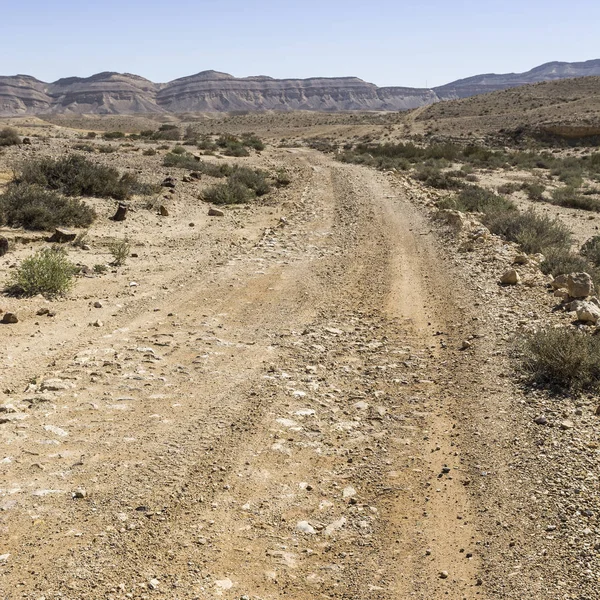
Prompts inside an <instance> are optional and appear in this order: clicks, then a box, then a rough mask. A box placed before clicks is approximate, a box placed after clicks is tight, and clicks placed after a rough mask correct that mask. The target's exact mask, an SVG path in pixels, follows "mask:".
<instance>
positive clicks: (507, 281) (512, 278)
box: [500, 269, 521, 285]
mask: <svg viewBox="0 0 600 600" xmlns="http://www.w3.org/2000/svg"><path fill="white" fill-rule="evenodd" d="M520 281H521V277H520V275H519V273H517V271H516V270H515V269H509V270H508V271H506V273H504V274H503V275H502V277H500V283H502V284H503V285H517V283H519V282H520Z"/></svg>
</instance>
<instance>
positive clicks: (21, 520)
mask: <svg viewBox="0 0 600 600" xmlns="http://www.w3.org/2000/svg"><path fill="white" fill-rule="evenodd" d="M102 160H105V161H121V162H120V164H122V165H129V166H130V167H131V168H134V166H135V160H137V159H136V158H135V157H134V156H133V155H132V157H131V158H128V157H127V156H126V157H123V156H120V157H118V156H114V155H108V156H106V157H102ZM128 160H131V161H132V162H131V163H128V162H127V161H128ZM159 164H160V161H159V157H157V158H156V166H155V168H154V170H153V173H154V175H155V176H156V177H162V176H163V175H164V174H165V173H164V171H163V170H162V168H161V167H159V166H158V165H159ZM256 164H260V165H261V166H265V167H270V168H275V167H279V166H284V167H285V168H287V169H288V170H289V171H290V172H292V173H293V174H294V177H293V179H294V182H293V184H292V185H291V186H290V187H289V188H286V189H284V190H279V191H278V192H277V193H276V194H275V196H274V197H273V198H272V200H271V201H270V203H269V204H268V205H265V206H254V207H252V208H250V209H244V208H242V209H234V210H228V211H227V212H226V216H225V217H224V218H221V219H219V218H209V217H207V216H206V206H205V205H204V204H202V203H201V202H199V201H197V200H196V199H195V197H196V195H197V193H198V190H197V189H196V188H194V187H188V188H186V187H184V186H183V184H181V185H180V184H178V187H177V190H176V194H174V195H173V197H172V199H171V200H170V204H169V210H170V215H169V217H163V218H161V217H159V216H157V215H155V214H154V213H153V212H152V211H149V210H146V209H144V208H143V207H142V206H137V207H136V208H137V210H136V212H134V213H132V215H131V218H130V219H129V220H128V221H126V222H125V223H123V224H115V223H112V222H109V221H108V220H107V218H106V217H107V216H109V215H110V214H111V211H112V209H113V207H112V204H110V203H104V204H103V203H100V202H98V203H97V205H96V207H97V208H98V210H99V211H100V214H101V217H100V219H99V222H98V224H97V225H94V227H93V228H92V230H91V233H90V245H91V250H90V251H87V252H85V251H81V250H77V251H73V253H74V254H73V256H74V258H76V259H77V260H79V261H80V262H82V263H83V262H85V264H88V265H91V264H92V263H95V262H97V261H101V260H104V261H106V260H107V257H106V256H107V253H106V241H107V240H108V239H110V238H114V237H117V238H118V237H121V236H123V235H125V234H127V235H128V237H129V238H130V239H131V240H132V243H133V244H134V247H133V250H134V252H135V253H136V254H137V257H135V258H131V259H130V261H129V262H128V264H127V266H126V267H124V268H121V269H116V270H115V271H114V272H111V273H109V274H107V275H104V276H102V277H95V278H82V279H80V280H79V281H78V283H77V286H76V288H75V290H74V291H73V293H71V294H70V295H69V297H68V298H66V299H64V300H60V301H56V302H53V303H50V304H48V303H47V302H46V301H44V300H43V299H41V298H34V299H30V300H16V299H8V298H3V299H2V303H3V308H5V309H8V310H14V311H16V312H17V313H18V314H19V317H20V322H19V323H17V324H15V325H10V326H2V329H1V330H0V360H1V361H2V365H3V369H2V371H1V372H0V389H1V390H2V391H3V397H2V403H3V405H4V406H5V407H6V408H5V412H3V413H0V423H2V424H1V425H0V443H1V445H2V446H1V448H2V452H1V453H0V531H1V532H2V537H1V538H0V555H2V556H0V590H1V592H2V595H1V597H2V598H3V599H7V600H9V599H10V600H13V599H17V598H28V599H37V600H40V599H41V598H45V599H47V600H48V599H50V598H62V599H65V600H66V599H68V600H80V599H84V598H85V599H96V598H113V599H117V598H118V599H121V598H165V599H181V600H184V599H185V600H187V599H193V598H201V599H205V598H206V599H209V598H215V597H222V598H226V599H231V600H234V599H239V598H246V597H247V598H252V599H262V600H267V599H268V600H271V599H272V600H275V599H280V598H293V599H294V600H303V599H306V600H308V599H311V600H312V599H314V598H339V599H342V598H343V599H359V598H360V599H366V598H369V599H374V600H376V599H377V600H379V599H381V600H388V599H389V600H391V599H394V600H395V599H399V598H417V599H422V600H426V599H427V600H428V599H432V598H436V599H437V598H456V599H463V598H469V599H470V598H488V597H489V598H523V597H525V595H530V597H535V598H567V597H573V598H574V597H575V596H566V595H564V594H565V590H564V586H562V585H558V583H557V581H553V579H552V573H548V571H544V560H545V559H544V555H542V554H539V553H538V550H539V548H538V546H539V544H540V539H539V537H540V532H539V531H538V529H539V524H538V523H536V522H533V521H531V520H528V519H527V518H526V516H525V514H524V513H523V512H522V510H523V509H522V508H519V507H522V506H523V504H524V503H526V502H527V500H526V499H527V498H528V494H530V492H531V489H532V487H535V485H536V482H534V481H532V480H530V479H529V477H531V475H532V470H531V469H530V470H529V471H526V472H525V475H524V476H521V475H519V476H517V475H516V473H518V470H517V466H515V465H516V464H517V463H518V460H517V459H516V458H515V444H516V442H515V441H514V440H515V439H517V440H519V439H524V438H525V437H526V436H527V427H529V423H530V421H531V415H530V414H529V413H528V412H527V410H526V409H523V408H522V407H521V404H522V398H521V396H520V395H519V392H518V390H517V388H516V387H515V386H513V385H512V384H510V383H508V381H507V379H506V370H507V362H506V361H507V359H506V352H505V348H506V346H505V342H506V341H507V340H508V336H507V335H506V334H507V330H508V329H510V328H512V326H513V325H514V326H516V321H517V320H518V319H520V318H521V316H522V310H527V308H523V307H526V306H528V304H527V303H531V302H532V297H533V296H535V299H536V301H538V302H542V301H543V295H544V292H543V291H542V289H541V288H540V287H538V288H534V287H532V288H531V290H530V291H529V292H521V291H519V292H517V291H515V290H500V291H498V290H497V289H496V288H497V286H496V284H495V281H496V279H497V276H498V274H499V273H500V272H501V270H502V269H503V268H504V267H505V265H506V264H509V263H510V260H511V253H510V252H512V250H510V252H509V251H508V250H507V249H506V248H504V249H503V248H502V247H500V250H497V249H493V250H490V253H491V254H490V255H489V256H487V255H486V256H485V257H483V258H481V257H478V259H480V264H483V267H481V268H480V269H479V270H474V269H473V263H472V260H473V256H474V255H465V254H463V255H458V254H457V253H456V245H455V243H454V242H453V241H451V240H450V238H448V237H444V234H443V233H440V230H439V226H438V225H436V224H434V223H433V222H432V221H431V220H430V219H429V217H428V208H427V197H426V194H421V193H420V192H418V190H417V191H415V189H416V188H415V186H414V185H413V184H410V183H409V182H408V180H402V179H399V178H398V177H396V176H394V175H392V174H382V173H378V172H376V171H373V170H369V169H367V168H362V167H358V166H354V165H344V164H340V163H337V162H335V161H334V160H332V159H331V158H329V157H326V156H324V155H321V154H319V153H317V152H314V151H310V150H307V149H303V148H295V149H292V148H290V149H273V148H271V149H269V150H268V151H266V152H265V153H263V155H262V156H261V157H260V158H258V159H256ZM189 185H191V186H195V185H196V184H189ZM203 185H204V183H203ZM411 186H412V187H411ZM282 217H283V219H284V220H282ZM190 223H193V227H192V226H190ZM13 235H15V236H16V234H14V232H13ZM22 241H23V240H22ZM24 241H25V243H24V244H23V243H21V245H20V246H18V249H17V251H16V253H15V254H12V255H7V256H6V257H4V258H3V259H2V261H3V262H2V263H0V265H1V273H2V274H3V275H5V274H6V273H8V272H9V269H10V268H11V265H12V264H14V262H15V259H19V258H21V257H22V256H25V255H26V254H27V253H28V252H30V251H31V248H32V247H37V246H39V244H40V243H41V242H40V241H39V239H36V236H31V239H25V240H24ZM475 254H476V253H475ZM513 254H514V252H513ZM103 256H104V259H103V258H102V257H103ZM476 258H477V257H476ZM481 260H483V261H484V262H483V263H481ZM469 261H471V262H469ZM134 284H135V285H134ZM519 294H520V295H519ZM523 294H525V295H526V294H530V295H529V296H526V297H525V300H524V299H523ZM532 295H533V296H532ZM95 302H100V304H101V305H102V306H101V308H95V307H94V303H95ZM44 306H49V307H50V308H51V309H52V311H55V312H56V315H55V316H53V317H49V316H37V315H36V312H37V310H38V309H39V308H40V307H44ZM548 310H549V309H548ZM492 314H493V315H494V318H493V319H492V318H488V317H490V315H492ZM498 315H500V317H499V316H498ZM97 320H99V321H100V322H101V326H99V327H95V326H92V323H94V322H95V321H97ZM466 339H469V340H471V342H470V346H471V348H470V349H469V350H468V351H465V350H461V348H462V347H463V341H464V340H466ZM524 446H526V447H527V449H526V450H524V452H525V454H524V455H523V456H534V455H535V453H536V452H537V448H536V447H532V448H530V447H529V444H524ZM532 446H533V445H532ZM527 452H529V454H527ZM519 457H520V458H521V457H522V455H521V454H519ZM535 467H537V468H539V469H543V468H546V467H544V465H541V466H540V465H533V467H532V468H535ZM540 472H542V471H541V470H540ZM519 477H520V478H519ZM548 543H549V542H547V541H546V542H544V541H542V542H541V544H542V545H543V544H548ZM565 543H566V541H565ZM556 555H557V556H560V557H561V560H562V556H563V555H561V554H560V552H558V550H557V554H556ZM520 565H525V566H526V568H525V571H524V572H523V571H520V568H521V567H520ZM575 577H576V576H575V575H569V573H567V572H566V571H565V572H564V573H561V574H560V578H561V581H562V580H563V579H564V580H566V581H567V582H570V583H573V582H574V581H576V579H575ZM590 589H593V588H590ZM590 597H592V596H590Z"/></svg>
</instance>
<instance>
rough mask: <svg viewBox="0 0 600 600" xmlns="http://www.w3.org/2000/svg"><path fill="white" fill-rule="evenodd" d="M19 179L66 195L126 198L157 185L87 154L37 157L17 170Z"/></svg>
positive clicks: (149, 190) (149, 191)
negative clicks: (121, 171)
mask: <svg viewBox="0 0 600 600" xmlns="http://www.w3.org/2000/svg"><path fill="white" fill-rule="evenodd" d="M16 181H17V182H18V183H25V184H34V185H37V186H42V187H45V188H47V189H50V190H55V191H57V192H60V193H62V194H66V195H67V196H96V197H100V198H114V199H116V200H124V199H126V198H128V197H129V196H131V195H132V194H134V193H139V194H149V193H153V192H154V191H155V187H154V186H147V185H145V184H142V183H141V182H140V181H139V180H138V179H137V177H136V176H135V175H133V174H131V173H126V174H124V175H121V174H120V173H119V172H118V171H117V170H116V169H113V168H112V167H105V166H103V165H99V164H96V163H94V162H92V161H91V160H89V159H87V158H85V157H84V156H81V155H78V154H72V155H68V156H64V157H62V158H58V159H54V158H49V157H47V158H35V159H29V160H27V161H25V162H24V163H23V164H22V165H21V167H20V169H19V171H18V174H17V179H16Z"/></svg>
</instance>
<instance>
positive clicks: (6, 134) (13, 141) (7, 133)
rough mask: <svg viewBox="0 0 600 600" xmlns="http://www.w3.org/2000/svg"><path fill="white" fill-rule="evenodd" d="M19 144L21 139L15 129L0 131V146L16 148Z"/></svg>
mask: <svg viewBox="0 0 600 600" xmlns="http://www.w3.org/2000/svg"><path fill="white" fill-rule="evenodd" d="M20 143H21V138H20V137H19V134H18V133H17V130H16V129H13V128H12V127H4V128H3V129H0V146H17V145H18V144H20Z"/></svg>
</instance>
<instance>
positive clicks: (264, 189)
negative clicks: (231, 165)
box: [228, 167, 271, 196]
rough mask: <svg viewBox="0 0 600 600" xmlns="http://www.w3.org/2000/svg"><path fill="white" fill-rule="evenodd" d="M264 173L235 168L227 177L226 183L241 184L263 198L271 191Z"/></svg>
mask: <svg viewBox="0 0 600 600" xmlns="http://www.w3.org/2000/svg"><path fill="white" fill-rule="evenodd" d="M267 177H268V174H267V173H266V172H265V171H260V170H258V169H257V170H254V169H248V168H247V167H236V168H235V169H234V170H233V172H232V173H231V175H229V181H228V183H235V184H238V183H239V184H241V185H243V186H245V187H247V188H248V189H250V190H252V191H253V192H254V193H255V194H256V195H257V196H264V195H265V194H268V193H269V191H270V190H271V187H270V185H269V182H268V180H267Z"/></svg>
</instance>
